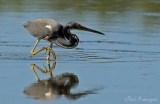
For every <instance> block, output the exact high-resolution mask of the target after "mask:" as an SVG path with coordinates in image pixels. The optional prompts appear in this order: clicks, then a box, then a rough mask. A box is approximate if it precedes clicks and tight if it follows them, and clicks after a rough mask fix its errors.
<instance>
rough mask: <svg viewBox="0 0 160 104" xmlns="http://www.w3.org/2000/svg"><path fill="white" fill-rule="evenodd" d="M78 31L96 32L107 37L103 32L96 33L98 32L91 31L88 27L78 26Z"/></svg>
mask: <svg viewBox="0 0 160 104" xmlns="http://www.w3.org/2000/svg"><path fill="white" fill-rule="evenodd" d="M77 29H79V30H84V31H89V32H94V33H97V34H101V35H105V34H104V33H102V32H99V31H96V30H93V29H90V28H87V27H84V26H81V25H78V26H77Z"/></svg>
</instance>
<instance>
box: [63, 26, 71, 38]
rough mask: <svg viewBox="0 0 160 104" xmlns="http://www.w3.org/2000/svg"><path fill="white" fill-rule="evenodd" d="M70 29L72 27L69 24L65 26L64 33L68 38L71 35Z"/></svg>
mask: <svg viewBox="0 0 160 104" xmlns="http://www.w3.org/2000/svg"><path fill="white" fill-rule="evenodd" d="M70 30H71V28H70V27H69V26H68V25H66V26H64V27H63V32H62V33H63V35H64V37H65V38H67V39H68V40H69V38H70V36H71V32H70Z"/></svg>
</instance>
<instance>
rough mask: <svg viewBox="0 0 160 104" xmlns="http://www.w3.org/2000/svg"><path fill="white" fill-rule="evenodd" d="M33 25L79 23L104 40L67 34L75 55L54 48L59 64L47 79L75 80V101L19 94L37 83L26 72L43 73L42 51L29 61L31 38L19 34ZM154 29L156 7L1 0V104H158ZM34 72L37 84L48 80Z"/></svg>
mask: <svg viewBox="0 0 160 104" xmlns="http://www.w3.org/2000/svg"><path fill="white" fill-rule="evenodd" d="M38 18H51V19H55V20H57V21H59V22H60V23H62V24H63V25H65V24H66V23H67V22H69V21H76V22H78V23H80V24H82V25H84V26H86V27H89V28H92V29H95V30H98V31H101V32H103V33H105V34H106V35H105V36H102V35H97V34H94V33H90V32H85V31H78V30H72V32H73V33H74V34H77V36H78V37H79V39H80V43H79V45H78V46H77V47H76V48H75V49H63V48H60V47H57V46H56V45H54V46H53V50H54V51H55V53H56V56H57V59H56V66H55V69H54V71H53V73H52V74H53V76H54V78H55V77H56V76H60V75H61V74H62V73H66V72H67V73H72V74H73V75H75V76H76V77H75V78H76V79H77V80H78V82H77V83H76V84H77V86H76V87H75V88H72V87H71V89H70V92H71V93H72V94H77V93H81V96H80V95H79V98H78V97H77V99H76V97H74V98H75V100H73V99H72V97H70V96H69V97H68V96H66V95H64V94H61V95H59V94H55V95H54V97H53V99H50V100H47V99H41V98H35V96H28V95H26V94H25V93H23V92H24V90H25V89H27V88H28V87H29V86H31V85H33V83H38V82H37V80H36V77H35V76H34V73H33V71H32V69H31V65H32V64H35V65H36V66H38V67H40V68H42V69H44V67H43V65H44V66H46V67H47V63H46V60H45V58H46V55H43V52H41V53H39V54H37V55H36V56H32V55H31V54H30V51H31V49H32V47H33V45H34V44H35V42H36V38H35V37H33V36H31V35H30V34H29V33H28V32H27V31H26V30H25V29H24V28H23V27H22V24H23V23H24V22H26V21H29V20H31V21H32V20H35V19H38ZM159 24H160V1H159V0H130V1H125V0H107V1H106V0H101V1H96V0H93V1H91V0H81V1H79V0H75V1H74V2H73V1H71V0H67V1H62V0H54V1H53V0H37V1H36V0H12V1H9V0H0V83H1V84H0V103H1V104H20V103H23V104H29V103H30V104H33V103H34V104H39V103H40V102H43V103H49V104H52V103H59V104H64V103H65V104H70V103H74V104H85V103H88V104H90V103H92V104H107V103H109V104H130V103H131V104H148V103H153V104H159V103H160V83H159V82H160V76H159V75H160V69H159V67H160V48H159V45H160V31H159V29H160V25H159ZM45 45H48V46H49V43H48V42H47V41H44V40H41V41H40V43H39V44H38V46H37V49H39V48H41V47H43V46H45ZM53 63H54V62H52V61H51V62H50V64H51V66H52V64H53ZM44 70H45V69H44ZM35 71H36V72H37V74H38V77H39V78H40V80H47V79H48V78H50V75H44V74H43V73H41V72H40V71H38V70H37V69H35ZM67 78H68V77H67ZM59 80H60V81H61V82H63V80H65V78H62V79H59ZM42 89H43V87H42ZM44 89H45V88H44ZM41 91H42V90H39V92H41ZM64 91H65V90H62V92H64ZM82 93H83V94H82ZM46 96H47V97H49V95H48V93H46Z"/></svg>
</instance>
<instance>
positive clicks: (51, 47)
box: [47, 43, 53, 58]
mask: <svg viewBox="0 0 160 104" xmlns="http://www.w3.org/2000/svg"><path fill="white" fill-rule="evenodd" d="M52 46H53V43H51V44H50V48H51V49H52ZM49 57H50V51H49V52H48V56H47V58H49Z"/></svg>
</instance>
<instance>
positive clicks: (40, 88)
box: [24, 62, 98, 101]
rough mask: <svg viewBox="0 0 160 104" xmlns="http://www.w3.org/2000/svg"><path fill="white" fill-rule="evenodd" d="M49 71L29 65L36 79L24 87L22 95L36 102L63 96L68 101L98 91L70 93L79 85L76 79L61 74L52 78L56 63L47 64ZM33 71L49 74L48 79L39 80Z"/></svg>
mask: <svg viewBox="0 0 160 104" xmlns="http://www.w3.org/2000/svg"><path fill="white" fill-rule="evenodd" d="M48 66H49V70H47V68H46V67H45V70H43V69H41V68H39V67H38V66H36V65H35V64H32V65H31V68H32V71H33V73H34V75H35V77H36V79H37V82H36V83H33V84H31V85H30V86H28V87H26V88H25V90H24V94H25V95H28V96H29V97H32V98H34V99H37V100H41V101H43V100H44V101H45V100H56V99H58V98H60V97H61V96H62V95H64V96H65V97H66V98H67V99H69V100H76V99H78V98H80V97H82V96H85V95H87V94H95V91H96V90H98V89H89V90H85V91H81V92H78V93H71V91H70V90H71V88H73V87H76V86H77V85H78V83H79V80H78V77H77V76H76V75H75V74H73V73H68V72H66V73H63V74H61V75H57V76H56V77H54V76H53V75H52V71H53V70H54V68H55V66H56V62H53V65H52V67H50V64H48ZM35 69H38V70H39V71H41V72H42V73H44V74H50V78H49V79H45V80H40V78H39V77H38V75H37V73H36V71H35Z"/></svg>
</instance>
